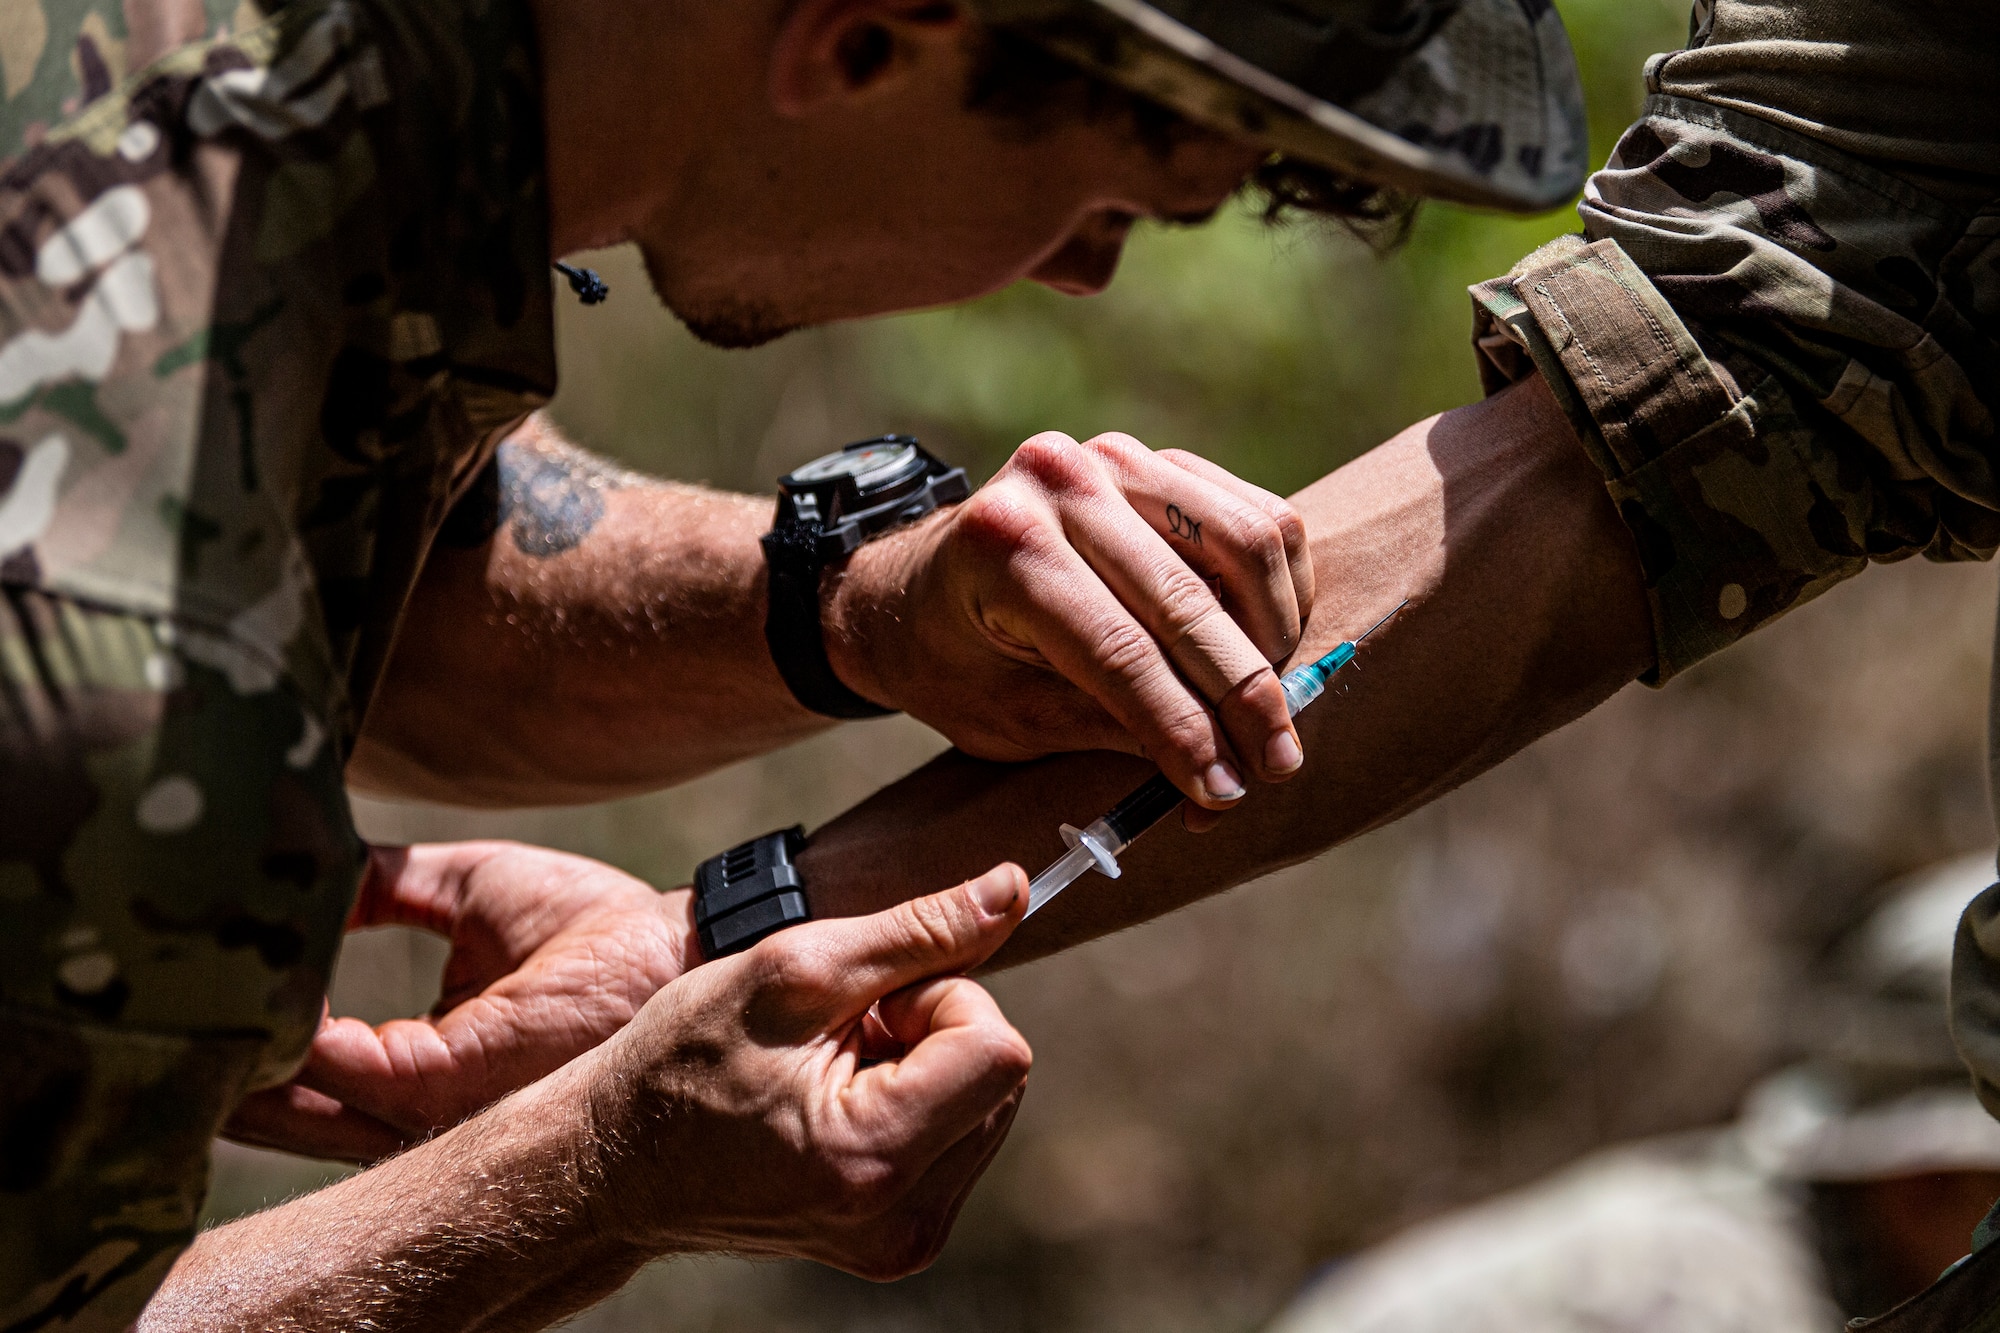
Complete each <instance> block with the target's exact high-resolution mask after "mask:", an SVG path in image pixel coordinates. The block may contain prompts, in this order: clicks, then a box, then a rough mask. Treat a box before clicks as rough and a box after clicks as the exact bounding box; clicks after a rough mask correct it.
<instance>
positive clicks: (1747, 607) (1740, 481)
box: [1473, 0, 2000, 1110]
mask: <svg viewBox="0 0 2000 1333" xmlns="http://www.w3.org/2000/svg"><path fill="white" fill-rule="evenodd" d="M1646 83H1647V88H1648V91H1649V92H1650V94H1651V96H1650V97H1649V98H1648V100H1647V103H1646V108H1645V114H1644V115H1643V116H1642V117H1641V119H1640V120H1639V122H1638V123H1637V124H1635V125H1633V126H1632V128H1631V129H1630V130H1628V131H1627V132H1626V134H1625V136H1624V138H1623V139H1622V140H1621V141H1620V142H1619V144H1618V147H1617V149H1616V150H1615V151H1614V152H1613V154H1612V157H1611V161H1610V164H1609V165H1608V166H1607V167H1606V168H1605V170H1604V171H1602V172H1600V173H1598V175H1597V176H1596V177H1594V178H1593V179H1592V181H1591V183H1590V186H1589V189H1588V190H1587V192H1586V194H1585V198H1584V202H1583V205H1582V208H1581V212H1582V214H1583V220H1584V232H1583V235H1582V236H1579V237H1571V238H1566V239H1565V240H1564V241H1562V242H1558V243H1557V244H1555V245H1553V246H1550V247H1547V248H1545V249H1544V250H1543V251H1541V252H1540V253H1538V254H1536V255H1534V256H1531V257H1530V258H1529V259H1527V260H1526V261H1524V262H1523V263H1522V264H1521V265H1520V266H1518V267H1517V268H1516V270H1515V272H1514V273H1513V274H1512V275H1511V276H1509V277H1507V278H1504V279H1500V280H1498V281H1495V282H1490V283H1486V284H1484V285H1483V286H1480V287H1477V288H1474V289H1473V292H1474V298H1475V301H1476V304H1477V309H1478V316H1479V319H1478V330H1477V340H1478V344H1479V347H1480V349H1481V351H1482V353H1483V354H1484V358H1485V361H1484V369H1485V370H1486V372H1487V380H1488V386H1489V388H1497V387H1499V386H1500V385H1502V384H1504V383H1506V382H1508V381H1510V380H1514V379H1518V378H1521V377H1522V376H1524V375H1527V374H1531V373H1534V372H1535V371H1537V370H1539V371H1540V372H1541V374H1542V375H1543V376H1544V377H1545V378H1546V379H1547V380H1548V382H1549V383H1550V384H1551V385H1552V386H1553V387H1554V388H1555V390H1556V393H1557V396H1558V397H1559V398H1561V399H1562V400H1563V401H1564V403H1565V405H1566V406H1567V408H1568V410H1569V414H1570V417H1571V419H1572V421H1573V422H1574V423H1575V424H1576V427H1577V430H1578V433H1579V435H1580V436H1581V437H1582V439H1583V441H1584V445H1585V447H1586V448H1587V449H1588V450H1589V451H1590V453H1591V455H1592V457H1593V458H1594V459H1595V460H1596V462H1597V464H1598V466H1599V467H1601V468H1602V469H1603V471H1604V474H1605V477H1606V479H1607V483H1608V485H1609V487H1610V492H1611V496H1612V498H1613V500H1614V501H1615V502H1616V503H1617V505H1618V508H1619V511H1620V512H1621V513H1622V514H1623V515H1624V517H1625V521H1626V523H1627V524H1628V525H1629V526H1630V528H1631V530H1632V536H1633V540H1634V542H1635V544H1636V547H1637V550H1638V554H1639V558H1640V562H1641V565H1642V567H1643V569H1644V572H1645V578H1646V584H1647V589H1648V592H1649V594H1650V596H1651V600H1652V610H1653V623H1654V633H1655V642H1656V644H1657V648H1658V666H1657V669H1656V671H1655V673H1654V677H1653V678H1654V679H1655V680H1658V681H1664V680H1666V679H1667V678H1669V677H1671V676H1672V675H1674V674H1675V673H1676V672H1678V671H1681V670H1683V669H1685V668H1686V667H1688V666H1690V665H1692V664H1693V663H1695V662H1697V661H1699V660H1700V659H1701V658H1703V657H1706V656H1707V655H1709V654H1710V653H1713V652H1716V651H1717V650H1719V649H1721V648H1723V647H1726V646H1727V645H1728V644H1730V643H1732V642H1734V641H1735V640H1737V639H1738V638H1741V637H1742V636H1743V635H1745V634H1747V633H1749V632H1750V631H1751V630H1753V629H1755V628H1756V627H1758V626H1759V625H1762V624H1764V623H1766V622H1768V621H1770V620H1771V619H1773V618H1774V617H1776V616H1778V615H1781V614H1782V613H1784V612H1785V611H1786V610H1788V609H1790V608H1791V607H1794V606H1797V605H1799V604H1800V603H1802V602H1804V601H1806V600H1808V599H1809V598H1812V597H1814V596H1817V595H1818V594H1819V593H1821V592H1824V591H1825V590H1826V589H1828V588H1830V587H1832V586H1833V585H1834V584H1836V583H1838V582H1840V581H1841V580H1843V579H1846V578H1849V577H1851V576H1853V575H1854V574H1857V573H1859V572H1860V571H1861V570H1862V569H1864V568H1866V567H1867V565H1868V563H1869V562H1870V561H1874V560H1900V559H1903V558H1906V557H1908V556H1912V555H1916V554H1919V553H1921V554H1923V555H1925V556H1927V557H1929V558H1931V559H1933V560H1968V559H1979V560H1983V559H1986V558H1988V557H1990V556H1991V555H1992V554H1993V552H1994V550H1995V548H1996V547H2000V435H1996V426H1995V414H1996V412H2000V6H1995V5H1992V4H1990V3H1988V4H1966V3H1961V2H1960V0H1763V2H1761V3H1751V0H1698V2H1697V4H1696V5H1695V12H1694V19H1693V31H1692V40H1691V41H1690V43H1689V47H1688V49H1687V50H1684V51H1680V52H1676V53H1673V54H1671V55H1664V56H1655V57H1654V58H1653V59H1652V60H1651V61H1650V62H1648V64H1647V68H1646ZM1996 790H2000V788H1996ZM1980 911H1981V909H1980V906H1979V904H1978V903H1975V904H1974V906H1973V908H1972V909H1971V912H1972V913H1973V916H1974V917H1977V916H1979V913H1980ZM1992 915H1993V913H1992V912H1991V911H1988V912H1987V914H1986V916H1985V917H1982V918H1980V919H1983V920H1990V919H1991V918H1992ZM1972 919H1973V917H1969V918H1968V920H1969V921H1970V920H1972ZM1975 945H1976V947H1975V949H1974V957H1973V959H1972V961H1974V962H1976V963H1977V962H1979V959H1980V957H1984V958H1985V960H1986V961H1985V962H1983V963H1981V964H1980V968H1979V970H1977V971H1976V972H1975V973H1966V972H1965V971H1964V970H1963V968H1962V969H1961V978H1960V984H1959V985H1958V987H1957V989H1956V991H1955V994H1956V996H1957V999H1956V1001H1955V1003H1956V1004H1957V1007H1958V1026H1957V1036H1958V1040H1959V1043H1960V1046H1961V1049H1962V1050H1964V1052H1965V1053H1966V1055H1967V1057H1968V1060H1969V1061H1970V1063H1971V1064H1972V1066H1973V1068H1974V1072H1975V1074H1976V1076H1977V1080H1978V1083H1979V1087H1980V1092H1981V1095H1982V1097H1983V1098H1984V1099H1985V1100H1986V1102H1987V1105H1988V1106H1989V1108H1992V1109H1995V1110H2000V963H1996V961H1995V960H2000V928H1994V929H1993V930H1992V939H1991V940H1990V941H1988V942H1986V943H1979V942H1977V941H1975ZM1962 958H1963V955H1962ZM1968 1006H1970V1008H1969V1007H1968ZM1975 1010H1976V1011H1977V1012H1974V1011H1975Z"/></svg>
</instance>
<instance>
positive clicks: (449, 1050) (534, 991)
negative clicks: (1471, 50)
mask: <svg viewBox="0 0 2000 1333" xmlns="http://www.w3.org/2000/svg"><path fill="white" fill-rule="evenodd" d="M692 898H693V895H692V894H691V893H690V892H689V891H687V890H685V889H684V890H681V891H680V892H677V893H668V894H661V893H656V892H655V891H654V890H653V888H652V886H650V885H648V884H646V883H644V882H643V881H640V880H637V879H634V878H633V877H632V876H630V875H627V874H624V873H622V872H621V871H617V870H614V869H612V868H611V867H610V866H607V865H602V864H600V863H598V862H596V861H592V860H588V859H586V858H584V857H581V856H570V855H567V854H565V853H562V852H552V851H546V850H544V849H542V848H538V847H524V846H521V845H519V844H517V843H504V842H472V843H452V844H446V845H439V846H429V847H408V848H400V847H398V848H381V847H378V848H375V849H373V851H372V852H371V853H370V856H369V866H368V873H367V875H366V877H365V878H364V879H363V881H362V886H361V895H360V899H359V901H358V902H356V904H355V908H354V915H353V917H352V918H351V919H350V921H349V923H348V927H349V929H360V928H363V927H367V926H386V925H403V926H416V927H419V928H421V929H425V930H430V931H435V932H436V933H437V934H440V935H443V936H444V937H445V938H447V939H449V940H450V941H451V957H450V961H449V962H448V963H447V964H446V967H445V974H444V989H443V995H442V997H441V998H440V999H439V1001H438V1005H437V1008H436V1009H435V1010H434V1011H433V1012H432V1013H431V1015H430V1016H429V1017H427V1018H421V1019H399V1020H397V1021H395V1022H391V1023H384V1024H382V1025H381V1026H380V1027H375V1028H370V1027H369V1026H368V1025H367V1024H365V1023H362V1022H360V1021H359V1020H357V1019H352V1018H336V1017H332V1016H329V1017H328V1018H327V1019H326V1020H324V1021H323V1022H322V1023H321V1025H320V1030H319V1034H318V1035H317V1036H316V1037H315V1038H314V1039H313V1045H312V1051H311V1054H310V1055H309V1056H308V1057H307V1060H306V1064H305V1068H303V1069H302V1070H300V1071H299V1075H298V1077H297V1078H296V1079H294V1080H293V1081H292V1082H291V1083H288V1084H285V1085H284V1086H282V1087H278V1088H273V1089H270V1090H269V1091H266V1092H260V1093H256V1094H254V1095H252V1096H251V1097H249V1098H248V1099H246V1100H245V1101H244V1102H243V1104H242V1105H241V1106H239V1107H238V1108H237V1111H236V1114H235V1116H234V1117H233V1118H232V1119H231V1120H230V1122H229V1125H228V1127H227V1130H226V1132H227V1133H228V1134H229V1136H230V1137H231V1138H234V1139H239V1140H241V1141H243V1142H245V1143H254V1144H258V1145H261V1146H264V1147H272V1148H281V1149H284V1150H285V1151H287V1152H296V1153H303V1154H305V1155H307V1156H312V1157H333V1158H341V1159H344V1160H348V1161H357V1162H369V1161H374V1160H376V1159H378V1158H381V1157H385V1156H387V1155H389V1154H390V1153H393V1152H397V1151H399V1150H401V1149H402V1148H404V1147H407V1146H408V1145H409V1144H411V1143H413V1142H415V1141H417V1140H418V1139H421V1138H423V1137H425V1136H426V1135H428V1134H431V1133H434V1132H436V1131H437V1130H440V1129H445V1128H448V1127H449V1126H451V1125H455V1124H457V1123H458V1122H459V1121H460V1120H463V1119H464V1118H465V1117H466V1116H468V1115H471V1114H472V1113H473V1112H474V1111H477V1110H479V1109H480V1108H481V1107H484V1106H486V1105H487V1104H488V1103H490V1102H493V1101H495V1100H497V1099H498V1098H500V1097H502V1096H504V1095H505V1094H507V1093H509V1092H512V1091H513V1090H514V1089H516V1088H519V1087H522V1086H523V1085H525V1084H528V1083H532V1082H533V1081H534V1080H536V1079H538V1078H540V1077H542V1075H544V1074H546V1073H548V1072H550V1071H551V1070H553V1069H556V1068H558V1067H559V1066H561V1065H563V1064H566V1063H567V1062H568V1061H570V1060H571V1059H573V1058H574V1057H575V1056H577V1055H579V1054H581V1053H582V1052H584V1051H586V1050H589V1049H590V1048H591V1047H594V1046H596V1045H597V1044H598V1043H600V1042H602V1041H603V1040H604V1039H605V1038H607V1037H609V1036H610V1035H611V1034H612V1033H614V1032H616V1031H618V1029H620V1028H622V1027H624V1026H625V1024H626V1023H628V1022H630V1021H631V1018H632V1016H633V1015H634V1014H636V1013H638V1012H639V1010H640V1008H641V1006H643V1005H644V1004H645V1003H646V1001H647V1000H649V999H650V998H652V996H653V994H654V992H656V991H658V990H659V989H660V988H661V987H662V986H664V985H666V984H667V983H668V982H670V981H672V980H673V979H674V978H675V977H678V976H679V975H680V974H681V973H682V972H684V971H686V970H687V969H688V968H690V967H692V966H694V965H695V964H696V963H698V962H699V961H700V953H699V946H698V944H697V943H696V941H695V932H694V917H693V911H694V909H693V903H692Z"/></svg>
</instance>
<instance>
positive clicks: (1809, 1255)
mask: <svg viewBox="0 0 2000 1333" xmlns="http://www.w3.org/2000/svg"><path fill="white" fill-rule="evenodd" d="M1992 872H1993V857H1992V856H1991V855H1990V854H1987V853H1981V854H1980V855H1978V856H1973V857H1966V858H1963V859H1961V860H1956V861H1952V862H1948V863H1946V864H1944V865H1940V866H1937V867H1934V868H1932V869H1931V870H1928V871H1925V872H1922V873H1920V874H1917V875H1913V876H1911V877H1909V878H1908V879H1906V880H1904V881H1903V882H1902V883H1901V885H1900V886H1898V888H1897V889H1896V890H1895V891H1894V892H1893V896H1891V897H1890V898H1889V900H1888V903H1887V905H1886V906H1884V907H1883V908H1882V909H1880V910H1879V911H1877V912H1876V913H1875V914H1874V915H1873V916H1872V917H1870V918H1869V919H1868V920H1867V921H1866V922H1865V923H1864V924H1863V925H1862V926H1860V927H1859V928H1857V929H1856V930H1855V931H1853V932H1852V933H1851V935H1850V936H1849V937H1848V938H1847V939H1846V940H1845V941H1844V942H1843V943H1842V945H1841V946H1840V947H1839V948H1838V949H1836V950H1835V952H1834V954H1833V956H1832V959H1831V960H1830V964H1831V965H1830V967H1829V969H1828V972H1829V976H1828V979H1827V982H1826V983H1825V984H1824V985H1822V986H1819V987H1815V988H1813V989H1811V990H1810V991H1808V993H1807V996H1808V998H1807V999H1806V1000H1805V1002H1804V1003H1802V1004H1801V1005H1800V1006H1799V1007H1798V1011H1797V1014H1798V1033H1797V1037H1798V1045H1799V1047H1800V1049H1801V1050H1803V1051H1804V1052H1805V1054H1806V1058H1805V1059H1804V1060H1803V1061H1801V1062H1800V1063H1799V1064H1797V1065H1795V1066H1793V1067H1792V1068H1790V1069H1787V1070H1785V1071H1784V1072H1782V1073H1779V1074H1777V1075H1774V1076H1773V1077H1771V1078H1769V1079H1767V1080H1765V1081H1764V1082H1763V1083H1761V1084H1759V1085H1758V1086H1757V1088H1755V1089H1754V1090H1753V1091H1752V1092H1751V1094H1750V1096H1749V1097H1748V1098H1747V1099H1746V1102H1745V1105H1744V1109H1743V1113H1742V1115H1741V1116H1740V1117H1739V1118H1738V1120H1737V1121H1736V1122H1735V1123H1734V1124H1731V1125H1728V1126H1725V1127H1721V1128H1718V1129H1715V1130H1712V1131H1704V1132H1697V1133H1693V1134H1686V1135H1676V1136H1673V1137H1669V1138H1662V1139H1655V1140H1649V1141H1645V1142H1640V1143H1636V1144H1631V1145H1628V1146H1624V1147H1619V1148H1613V1149H1611V1150H1608V1151H1606V1152H1602V1153H1599V1154H1596V1155H1594V1156H1592V1157H1588V1158H1586V1159H1584V1160H1583V1161H1582V1162H1580V1163H1578V1164H1577V1165H1575V1166H1573V1167H1570V1168H1569V1169H1567V1170H1565V1171H1563V1172H1561V1173H1559V1174H1557V1175H1555V1176H1553V1177H1551V1178H1550V1179H1548V1180H1546V1181H1543V1182H1541V1183H1539V1184H1536V1185H1532V1186H1530V1187H1528V1188H1526V1189H1523V1190H1519V1191H1516V1192H1515V1193H1512V1194H1509V1195H1503V1196H1502V1197H1500V1198H1498V1199H1495V1200H1492V1201H1491V1202H1488V1203H1485V1204H1481V1205H1478V1206H1476V1207H1473V1208H1469V1209H1465V1210H1463V1211H1460V1212H1458V1213H1455V1214H1452V1215H1449V1216H1447V1217H1445V1218H1442V1219H1439V1220H1437V1221H1434V1222H1431V1223H1428V1224H1425V1225H1422V1226H1419V1227H1416V1228H1413V1229H1411V1230H1410V1231H1408V1232H1405V1233H1404V1234H1402V1235H1401V1236H1398V1237H1395V1238H1394V1239H1392V1240H1390V1241H1388V1242H1386V1243H1385V1244H1383V1245H1381V1246H1378V1247H1377V1248H1375V1249H1374V1250H1371V1251H1368V1252H1366V1253H1364V1254H1362V1255H1360V1256H1358V1257H1356V1258H1354V1259H1351V1260H1348V1261H1345V1262H1342V1263H1340V1264H1338V1265H1337V1266H1336V1267H1334V1268H1333V1269H1332V1271H1330V1272H1328V1273H1327V1274H1326V1275H1325V1276H1324V1277H1322V1278H1320V1279H1318V1280H1317V1281H1316V1282H1314V1283H1312V1284H1311V1285H1309V1286H1308V1287H1307V1289H1306V1291H1305V1292H1304V1293H1303V1294H1302V1295H1301V1296H1300V1297H1299V1299H1298V1300H1297V1301H1296V1302H1295V1303H1294V1304H1293V1305H1292V1307H1291V1308H1290V1309H1289V1310H1288V1311H1286V1312H1285V1313H1284V1314H1283V1315H1282V1316H1281V1317H1280V1318H1279V1319H1278V1321H1277V1322H1276V1323H1275V1324H1274V1325H1273V1326H1272V1327H1271V1329H1270V1330H1269V1333H1430V1331H1431V1330H1438V1331H1439V1333H1443V1330H1447V1329H1449V1330H1454V1331H1456V1330H1467V1329H1475V1330H1512V1329H1520V1330H1535V1331H1536V1333H1566V1331H1569V1330H1574V1331H1575V1333H1585V1331H1586V1330H1590V1331H1592V1333H1596V1331H1598V1330H1606V1329H1616V1330H1629V1331H1630V1333H1725V1331H1728V1330H1744V1331H1745V1333H1750V1331H1751V1330H1755V1331H1756V1333H1792V1330H1799V1331H1801V1333H1803V1331H1804V1330H1808V1329H1818V1330H1831V1329H1837V1328H1839V1327H1841V1325H1842V1324H1843V1322H1844V1321H1845V1320H1846V1319H1849V1318H1854V1317H1857V1316H1861V1315H1874V1314H1879V1313H1881V1312H1882V1311H1884V1310H1886V1309H1887V1308H1889V1307H1890V1306H1892V1305H1894V1304H1895V1303H1896V1302H1898V1301H1899V1300H1901V1299H1904V1298H1905V1297H1907V1296H1909V1295H1912V1294H1914V1293H1915V1291H1916V1290H1918V1289H1921V1288H1922V1287H1923V1286H1924V1285H1925V1284H1926V1283H1928V1281H1929V1280H1930V1279H1931V1278H1932V1277H1934V1276H1935V1275H1936V1274H1937V1273H1938V1272H1940V1271H1941V1270H1942V1269H1943V1268H1944V1267H1945V1266H1947V1265H1948V1264H1950V1263H1951V1262H1952V1261H1953V1260H1954V1259H1955V1258H1957V1257H1958V1256H1959V1255H1960V1254H1962V1253H1963V1252H1964V1251H1965V1249H1966V1248H1968V1242H1969V1237H1970V1234H1971V1229H1972V1227H1973V1225H1974V1224H1975V1223H1977V1222H1978V1220H1979V1218H1980V1217H1981V1216H1982V1215H1983V1214H1984V1212H1985V1211H1986V1208H1987V1207H1988V1205H1990V1204H1991V1202H1992V1200H1993V1198H1994V1196H1995V1194H2000V1124H1996V1123H1995V1122H1994V1121H1993V1120H1992V1119H1991V1118H1990V1117H1989V1116H1987V1115H1986V1113H1985V1111H1984V1110H1983V1109H1982V1108H1981V1107H1980V1105H1979V1103H1978V1101H1977V1100H1976V1099H1975V1098H1974V1097H1973V1095H1972V1092H1971V1089H1970V1086H1969V1084H1968V1080H1967V1076H1966V1073H1965V1070H1964V1067H1963V1066H1962V1065H1961V1064H1960V1063H1959V1062H1958V1060H1957V1058H1956V1057H1955V1055H1954V1054H1953V1052H1952V1048H1951V1043H1950V1040H1949V1037H1948V1034H1947V1032H1946V1027H1945V1002H1946V985H1947V979H1948V976H1949V973H1950V966H1951V945H1952V938H1953V932H1954V930H1955V928H1956V926H1957V922H1958V916H1959V912H1960V911H1961V910H1962V909H1963V907H1964V906H1965V904H1966V902H1967V901H1969V900H1970V899H1971V898H1972V897H1973V896H1974V895H1975V894H1977V893H1979V892H1980V891H1982V890H1983V889H1984V888H1985V887H1986V886H1987V885H1988V884H1989V883H1990V882H1991V881H1992V878H1993V873H1992Z"/></svg>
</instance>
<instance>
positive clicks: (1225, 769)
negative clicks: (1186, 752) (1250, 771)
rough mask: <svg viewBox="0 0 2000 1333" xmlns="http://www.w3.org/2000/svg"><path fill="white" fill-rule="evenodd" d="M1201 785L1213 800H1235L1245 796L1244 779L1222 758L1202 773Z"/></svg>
mask: <svg viewBox="0 0 2000 1333" xmlns="http://www.w3.org/2000/svg"><path fill="white" fill-rule="evenodd" d="M1201 785H1202V788H1203V790H1205V791H1207V792H1208V799H1210V800H1211V801H1235V800H1240V799H1241V798H1242V796H1243V779H1242V778H1240V777H1238V776H1237V775H1236V770H1235V769H1233V768H1231V767H1230V766H1229V765H1228V764H1225V763H1223V762H1222V761H1221V760H1220V759H1218V760H1216V761H1215V762H1214V763H1212V764H1210V765H1209V766H1208V771H1207V772H1206V773H1203V774H1202V775H1201Z"/></svg>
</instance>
